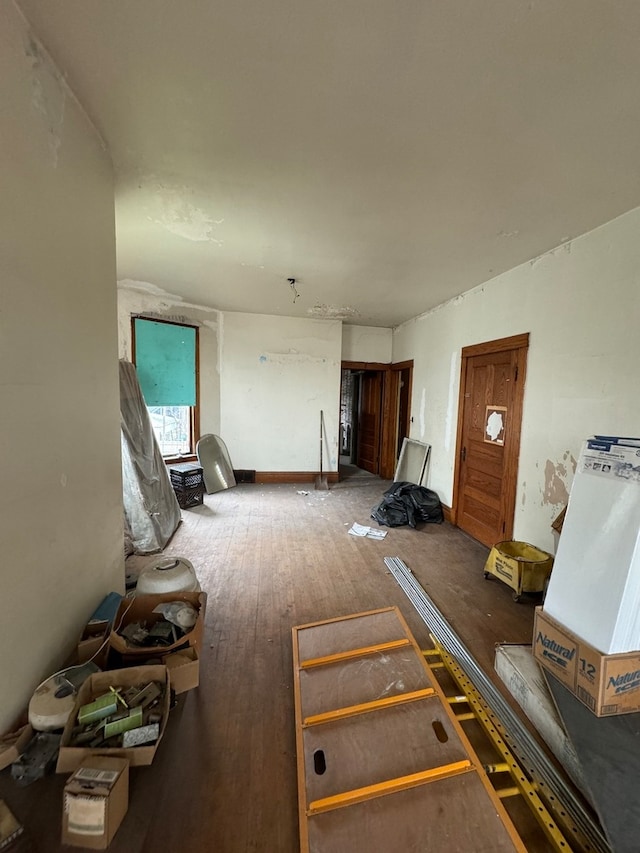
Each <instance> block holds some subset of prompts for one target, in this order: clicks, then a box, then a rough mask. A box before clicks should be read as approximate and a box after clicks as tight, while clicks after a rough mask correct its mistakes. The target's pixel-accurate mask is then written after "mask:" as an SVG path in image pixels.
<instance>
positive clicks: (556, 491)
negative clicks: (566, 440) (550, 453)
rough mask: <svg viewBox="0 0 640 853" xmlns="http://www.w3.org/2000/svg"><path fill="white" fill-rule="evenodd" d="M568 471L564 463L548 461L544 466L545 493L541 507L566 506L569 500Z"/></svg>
mask: <svg viewBox="0 0 640 853" xmlns="http://www.w3.org/2000/svg"><path fill="white" fill-rule="evenodd" d="M567 477H568V471H567V466H566V465H565V464H564V463H563V462H558V463H554V462H552V460H551V459H547V461H546V463H545V466H544V492H543V495H542V503H541V506H545V504H550V505H551V506H566V505H567V502H568V500H569V489H568V488H567V483H566V480H567Z"/></svg>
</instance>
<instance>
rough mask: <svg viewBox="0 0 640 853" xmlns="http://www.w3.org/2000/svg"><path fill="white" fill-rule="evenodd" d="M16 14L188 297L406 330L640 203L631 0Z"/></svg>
mask: <svg viewBox="0 0 640 853" xmlns="http://www.w3.org/2000/svg"><path fill="white" fill-rule="evenodd" d="M19 5H20V7H21V9H22V10H23V12H24V14H25V15H26V17H27V19H28V20H29V21H30V22H31V24H32V25H33V27H34V30H35V32H36V34H37V35H38V36H39V37H40V39H41V40H42V42H43V43H44V45H45V46H46V47H47V48H48V49H49V51H50V53H51V55H52V56H53V58H54V60H55V61H56V63H57V64H58V66H59V68H60V69H61V70H62V71H63V73H64V74H65V75H66V76H67V78H68V80H69V83H70V85H71V87H72V88H73V89H74V91H75V92H76V94H77V95H78V97H79V99H80V101H81V102H82V104H83V105H84V107H85V109H86V110H87V112H88V113H89V115H90V116H91V118H92V120H93V122H94V124H95V125H96V127H97V128H98V130H99V132H100V133H101V134H102V136H103V137H104V139H105V140H106V142H107V144H108V146H109V149H110V151H111V154H112V157H113V161H114V165H115V169H116V176H117V178H116V180H117V182H116V215H117V240H118V276H119V278H120V279H121V280H133V281H138V282H146V283H148V284H149V285H152V286H153V287H155V288H161V289H162V290H163V291H167V292H168V293H171V294H176V295H178V296H180V297H182V298H183V299H184V300H186V301H188V302H191V303H196V304H200V305H206V306H211V307H214V308H220V309H223V310H228V311H249V312H255V313H264V314H288V315H292V316H317V317H340V318H343V319H345V320H346V321H347V322H350V323H357V324H365V325H380V326H394V325H397V324H398V323H400V322H402V321H403V320H406V319H408V318H410V317H413V316H416V315H418V314H420V313H422V312H424V311H426V310H428V309H429V308H430V307H433V306H434V305H437V304H439V303H441V302H443V301H445V300H446V299H448V298H450V297H452V296H455V295H457V294H459V293H461V292H463V291H465V290H468V289H469V288H471V287H474V286H475V285H478V284H480V283H482V282H483V281H486V280H487V279H489V278H491V277H492V276H494V275H496V274H497V273H499V272H502V271H504V270H507V269H510V268H511V267H513V266H516V265H517V264H519V263H521V262H524V261H527V260H529V259H531V258H533V257H536V256H537V255H539V254H541V253H543V252H545V251H547V250H549V249H551V248H554V247H555V246H557V245H559V244H560V243H563V242H565V241H566V240H568V239H571V238H573V237H576V236H577V235H579V234H582V233H584V232H585V231H588V230H590V229H592V228H594V227H596V226H598V225H600V224H602V223H603V222H606V221H608V220H610V219H612V218H614V217H615V216H617V215H619V214H621V213H623V212H625V211H627V210H629V209H631V208H633V207H636V206H637V205H638V204H640V3H638V2H637V0H267V2H265V0H56V2H53V0H19ZM62 144H63V145H64V136H63V141H62ZM290 277H293V278H296V279H297V283H296V285H295V287H296V289H297V291H298V293H299V296H298V297H297V298H295V294H294V292H293V289H292V288H291V287H290V286H289V284H288V282H287V279H288V278H290ZM143 286H145V285H143ZM294 298H295V301H294Z"/></svg>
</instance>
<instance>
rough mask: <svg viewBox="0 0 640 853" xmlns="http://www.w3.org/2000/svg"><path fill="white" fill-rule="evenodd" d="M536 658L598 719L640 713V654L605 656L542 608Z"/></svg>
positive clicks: (535, 633) (538, 612)
mask: <svg viewBox="0 0 640 853" xmlns="http://www.w3.org/2000/svg"><path fill="white" fill-rule="evenodd" d="M533 656H534V657H535V659H536V660H537V661H538V662H539V663H540V664H541V665H542V666H543V667H544V668H545V669H546V670H548V671H549V672H550V673H552V674H553V675H555V677H556V678H557V679H558V681H560V682H562V684H564V685H565V687H567V688H568V689H569V690H570V691H571V693H573V695H574V696H575V697H576V698H577V699H579V700H580V701H581V702H582V704H583V705H586V706H587V708H589V709H590V710H591V711H593V713H594V714H595V715H596V716H597V717H610V716H614V715H617V714H631V713H634V712H636V711H640V651H634V652H622V653H621V654H616V655H605V654H603V653H602V652H600V651H598V650H597V649H594V648H593V646H591V645H590V644H589V643H586V642H585V641H584V640H581V639H580V638H579V637H576V636H575V634H573V633H572V632H571V631H569V630H568V629H567V628H565V627H564V626H563V625H560V624H559V623H558V622H556V620H555V619H553V618H551V617H550V616H549V614H548V613H545V611H544V610H543V609H542V608H541V607H538V608H537V609H536V614H535V620H534V624H533Z"/></svg>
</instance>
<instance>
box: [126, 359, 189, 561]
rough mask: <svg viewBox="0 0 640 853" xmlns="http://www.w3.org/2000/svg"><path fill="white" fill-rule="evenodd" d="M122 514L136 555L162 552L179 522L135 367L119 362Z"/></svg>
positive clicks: (175, 499) (173, 495) (173, 497)
mask: <svg viewBox="0 0 640 853" xmlns="http://www.w3.org/2000/svg"><path fill="white" fill-rule="evenodd" d="M120 423H121V429H122V433H121V435H122V481H123V500H124V514H125V519H126V522H127V524H128V527H129V531H130V534H131V542H132V544H133V547H134V549H135V552H136V553H137V554H154V553H156V552H157V551H161V550H162V549H163V548H164V546H165V545H166V544H167V542H168V541H169V539H170V538H171V537H172V536H173V534H174V532H175V530H176V528H177V526H178V525H179V524H180V519H181V515H180V507H179V506H178V501H177V498H176V496H175V494H174V491H173V488H172V486H171V480H170V479H169V473H168V471H167V466H166V465H165V462H164V459H163V458H162V454H161V452H160V448H159V446H158V442H157V441H156V437H155V433H154V431H153V427H152V426H151V420H150V418H149V413H148V412H147V407H146V406H145V402H144V398H143V396H142V392H141V390H140V385H139V384H138V377H137V375H136V369H135V367H134V365H133V364H131V362H129V361H125V360H121V361H120Z"/></svg>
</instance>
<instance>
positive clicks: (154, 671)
mask: <svg viewBox="0 0 640 853" xmlns="http://www.w3.org/2000/svg"><path fill="white" fill-rule="evenodd" d="M149 681H159V682H162V683H163V684H164V685H165V691H164V700H163V704H162V709H161V710H162V720H161V722H160V736H159V737H158V740H157V741H156V742H155V743H151V744H145V745H143V746H135V747H131V748H129V749H124V748H108V747H102V748H101V747H96V748H90V747H81V746H71V745H70V744H71V734H72V731H73V728H74V726H75V725H76V719H77V716H78V710H79V708H80V707H81V706H82V705H86V704H87V703H88V702H91V701H92V700H93V699H95V698H96V697H98V696H100V695H102V694H103V693H106V692H107V691H108V690H109V687H132V686H135V685H136V684H144V683H146V682H149ZM170 686H171V682H170V677H169V670H168V669H167V667H166V666H132V667H129V668H127V669H114V670H108V671H107V672H96V673H94V674H93V675H91V676H89V678H88V679H87V680H86V681H85V682H84V684H83V685H82V687H81V688H80V690H79V691H78V695H77V697H76V703H75V706H74V709H73V711H72V712H71V714H70V716H69V719H68V721H67V724H66V726H65V727H64V731H63V732H62V740H61V741H60V752H59V753H58V764H57V766H56V772H57V773H71V772H72V771H73V770H75V769H76V768H77V767H79V766H80V764H81V762H82V761H84V759H85V758H87V757H88V756H90V755H106V756H109V757H111V758H126V759H127V760H128V761H129V764H130V765H131V767H141V766H143V765H148V764H151V762H152V761H153V757H154V755H155V754H156V750H157V748H158V745H159V743H160V741H161V739H162V735H163V733H164V730H165V728H166V726H167V719H168V717H169V706H170V695H169V694H170Z"/></svg>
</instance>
